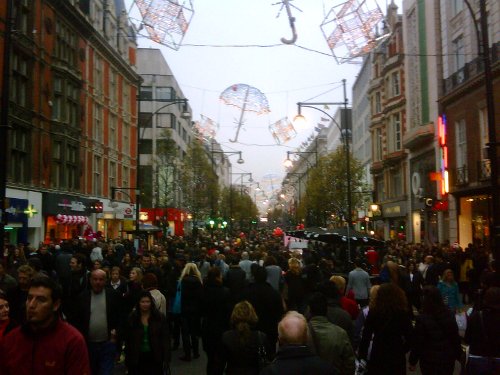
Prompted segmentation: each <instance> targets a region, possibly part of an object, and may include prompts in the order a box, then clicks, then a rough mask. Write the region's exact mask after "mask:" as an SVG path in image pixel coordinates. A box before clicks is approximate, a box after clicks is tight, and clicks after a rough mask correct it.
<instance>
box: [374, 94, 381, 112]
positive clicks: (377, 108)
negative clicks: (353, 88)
mask: <svg viewBox="0 0 500 375" xmlns="http://www.w3.org/2000/svg"><path fill="white" fill-rule="evenodd" d="M380 112H382V98H381V96H380V92H376V93H375V113H380Z"/></svg>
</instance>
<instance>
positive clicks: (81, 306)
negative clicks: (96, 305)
mask: <svg viewBox="0 0 500 375" xmlns="http://www.w3.org/2000/svg"><path fill="white" fill-rule="evenodd" d="M90 293H91V291H90V290H85V291H84V292H83V293H82V294H80V295H79V296H78V298H77V299H76V300H75V307H76V310H75V311H77V312H78V313H77V314H74V315H73V316H72V317H71V319H70V320H69V322H70V323H71V324H72V325H74V326H75V327H76V328H77V329H78V330H79V331H80V332H81V334H82V335H83V337H85V339H88V334H89V323H90ZM102 293H106V319H107V323H108V337H111V330H112V329H115V330H118V329H119V328H120V326H121V324H122V322H123V318H124V316H123V308H122V303H121V299H120V296H119V295H118V294H117V293H116V292H115V291H114V290H113V289H112V288H105V289H104V290H103V292H102Z"/></svg>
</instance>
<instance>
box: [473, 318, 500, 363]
mask: <svg viewBox="0 0 500 375" xmlns="http://www.w3.org/2000/svg"><path fill="white" fill-rule="evenodd" d="M481 315H482V318H483V322H482V323H481ZM483 326H484V329H483ZM485 331H486V333H485ZM464 339H465V342H466V343H467V344H469V345H470V354H474V355H481V356H489V357H497V358H498V357H500V309H497V310H492V309H484V310H483V312H482V314H480V313H479V311H476V312H474V313H473V314H472V315H471V317H470V319H469V321H468V323H467V329H466V331H465V337H464Z"/></svg>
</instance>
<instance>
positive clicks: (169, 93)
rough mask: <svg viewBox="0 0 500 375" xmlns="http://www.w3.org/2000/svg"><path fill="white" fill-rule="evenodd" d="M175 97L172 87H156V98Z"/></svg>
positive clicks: (168, 98)
mask: <svg viewBox="0 0 500 375" xmlns="http://www.w3.org/2000/svg"><path fill="white" fill-rule="evenodd" d="M174 98H175V95H174V90H173V89H172V87H157V88H156V100H159V101H161V100H172V99H174Z"/></svg>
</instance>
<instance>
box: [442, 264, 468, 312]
mask: <svg viewBox="0 0 500 375" xmlns="http://www.w3.org/2000/svg"><path fill="white" fill-rule="evenodd" d="M437 287H438V289H439V291H440V292H441V296H442V297H443V300H444V304H445V305H446V306H448V307H449V309H450V310H451V311H453V312H456V311H457V310H459V309H461V308H462V307H463V304H462V299H461V298H460V292H459V290H458V284H457V282H456V281H455V276H454V275H453V271H452V270H451V269H446V270H445V271H444V272H443V276H442V278H441V281H440V282H439V284H438V286H437Z"/></svg>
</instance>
